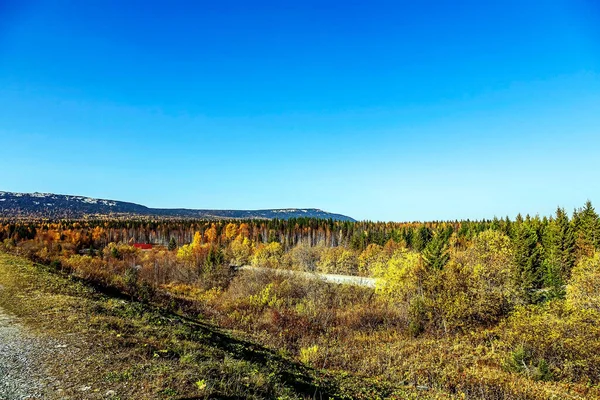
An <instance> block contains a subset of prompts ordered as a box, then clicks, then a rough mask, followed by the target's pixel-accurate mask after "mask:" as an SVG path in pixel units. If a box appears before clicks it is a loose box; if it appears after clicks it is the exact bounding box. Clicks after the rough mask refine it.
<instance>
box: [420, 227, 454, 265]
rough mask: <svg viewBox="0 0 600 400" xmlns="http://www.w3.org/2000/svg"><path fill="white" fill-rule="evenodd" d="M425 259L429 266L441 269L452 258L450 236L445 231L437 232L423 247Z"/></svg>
mask: <svg viewBox="0 0 600 400" xmlns="http://www.w3.org/2000/svg"><path fill="white" fill-rule="evenodd" d="M422 256H423V261H424V263H425V265H426V266H427V267H429V268H432V269H435V270H441V269H442V268H444V265H446V263H447V262H448V260H449V259H450V255H449V253H448V238H447V237H446V236H445V235H444V234H443V233H441V232H440V233H438V234H436V235H435V236H434V237H433V239H432V240H431V241H430V242H429V243H427V246H425V249H423V253H422Z"/></svg>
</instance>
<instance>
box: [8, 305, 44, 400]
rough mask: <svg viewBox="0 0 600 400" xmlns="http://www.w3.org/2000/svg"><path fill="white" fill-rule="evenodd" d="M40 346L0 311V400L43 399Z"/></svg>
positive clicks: (13, 320) (41, 346)
mask: <svg viewBox="0 0 600 400" xmlns="http://www.w3.org/2000/svg"><path fill="white" fill-rule="evenodd" d="M43 350H44V345H43V343H42V342H41V341H40V340H38V339H36V338H35V337H33V336H32V335H30V334H28V333H27V332H26V331H25V330H24V329H23V327H22V326H20V325H19V324H18V323H17V322H16V321H15V319H14V318H12V317H10V316H8V315H6V314H5V313H4V312H3V311H2V309H0V399H1V400H22V399H42V398H43V390H42V389H43V386H44V385H43V381H44V377H43V373H42V367H41V365H40V364H41V363H40V362H39V354H40V353H41V352H42V351H43Z"/></svg>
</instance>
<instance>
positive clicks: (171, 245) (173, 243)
mask: <svg viewBox="0 0 600 400" xmlns="http://www.w3.org/2000/svg"><path fill="white" fill-rule="evenodd" d="M168 249H169V251H173V250H175V249H177V242H176V241H175V238H174V237H172V238H171V240H169V246H168Z"/></svg>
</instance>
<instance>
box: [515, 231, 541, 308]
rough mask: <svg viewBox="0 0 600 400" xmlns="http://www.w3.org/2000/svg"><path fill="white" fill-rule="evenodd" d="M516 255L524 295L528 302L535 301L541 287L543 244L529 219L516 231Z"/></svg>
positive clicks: (520, 284)
mask: <svg viewBox="0 0 600 400" xmlns="http://www.w3.org/2000/svg"><path fill="white" fill-rule="evenodd" d="M513 242H514V255H515V264H516V266H517V271H518V276H519V278H518V279H519V286H520V288H521V291H522V295H523V296H524V298H525V299H526V300H527V301H528V302H535V301H537V300H538V298H537V290H538V289H540V288H541V282H542V275H541V273H540V272H541V265H540V264H541V249H540V248H541V246H539V244H538V234H537V232H536V230H535V228H534V227H532V226H531V224H530V223H529V222H528V221H524V222H522V223H520V224H519V225H518V227H517V228H516V232H515V237H514V239H513Z"/></svg>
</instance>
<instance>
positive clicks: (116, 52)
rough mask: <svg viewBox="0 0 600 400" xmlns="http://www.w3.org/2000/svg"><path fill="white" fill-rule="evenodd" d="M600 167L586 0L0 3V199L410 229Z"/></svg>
mask: <svg viewBox="0 0 600 400" xmlns="http://www.w3.org/2000/svg"><path fill="white" fill-rule="evenodd" d="M599 176H600V7H599V6H598V5H597V4H596V2H595V1H594V0H588V1H585V0H564V1H560V0H556V1H553V0H544V1H523V0H521V1H512V0H508V1H490V2H488V1H481V0H473V1H462V2H461V1H389V2H382V1H362V2H348V1H272V2H264V1H256V2H248V1H211V2H204V1H189V2H183V1H163V2H159V1H148V0H146V1H124V0H119V1H111V0H103V1H95V0H90V1H56V0H54V1H27V0H13V1H11V0H9V1H6V0H0V190H6V191H22V192H33V191H41V192H54V193H63V194H81V195H87V196H93V197H101V198H110V199H118V200H124V201H133V202H138V203H142V204H145V205H148V206H154V207H189V208H223V209H230V208H236V209H258V208H280V207H317V208H322V209H324V210H327V211H332V212H339V213H344V214H348V215H350V216H352V217H354V218H357V219H371V220H396V221H404V220H430V219H455V218H472V219H474V218H484V217H489V218H491V217H493V216H494V215H497V216H505V215H509V216H511V217H513V216H515V215H516V214H517V213H518V212H522V213H532V214H535V213H538V212H539V213H540V214H542V215H545V214H550V213H552V212H553V211H554V209H555V208H556V206H558V205H560V206H564V207H566V208H567V209H568V210H569V211H570V210H572V209H573V207H575V206H581V205H583V203H584V202H585V200H586V199H588V198H589V199H591V200H592V202H596V205H597V206H599V207H598V208H600V184H599V182H598V177H599Z"/></svg>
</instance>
